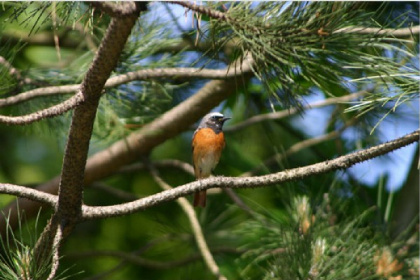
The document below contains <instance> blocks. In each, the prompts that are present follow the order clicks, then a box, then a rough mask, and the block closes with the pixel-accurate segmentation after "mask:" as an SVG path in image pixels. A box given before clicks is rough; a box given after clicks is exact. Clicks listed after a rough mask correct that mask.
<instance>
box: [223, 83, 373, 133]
mask: <svg viewBox="0 0 420 280" xmlns="http://www.w3.org/2000/svg"><path fill="white" fill-rule="evenodd" d="M369 92H370V91H367V90H362V91H359V92H355V93H352V94H349V95H345V96H340V97H331V98H328V99H325V100H321V101H317V102H314V103H312V104H308V105H305V106H303V108H301V109H314V108H321V107H325V106H329V105H333V104H338V103H344V102H349V101H351V100H353V99H356V98H358V97H361V96H364V95H366V94H367V93H369ZM301 109H299V108H297V107H291V108H290V109H286V110H282V111H279V112H274V113H268V114H263V115H257V116H253V117H251V118H249V119H247V120H245V121H243V122H240V123H237V124H235V125H232V126H227V127H226V128H225V129H224V131H225V132H235V131H238V130H241V129H244V128H246V127H248V126H250V125H254V124H257V123H260V122H264V121H268V120H278V119H281V118H285V117H289V116H291V115H294V114H296V113H298V112H299V110H301Z"/></svg>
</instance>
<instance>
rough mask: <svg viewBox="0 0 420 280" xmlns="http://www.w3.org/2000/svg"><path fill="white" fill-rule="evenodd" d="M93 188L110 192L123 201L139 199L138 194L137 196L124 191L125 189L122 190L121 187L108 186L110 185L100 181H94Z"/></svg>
mask: <svg viewBox="0 0 420 280" xmlns="http://www.w3.org/2000/svg"><path fill="white" fill-rule="evenodd" d="M91 188H93V189H96V190H99V191H101V192H106V193H109V194H111V195H112V196H113V197H117V198H119V199H121V200H123V201H133V200H136V199H138V196H136V195H135V194H133V193H130V192H126V191H123V190H120V189H116V188H113V187H111V186H108V185H106V184H104V183H100V182H95V183H93V184H92V185H91Z"/></svg>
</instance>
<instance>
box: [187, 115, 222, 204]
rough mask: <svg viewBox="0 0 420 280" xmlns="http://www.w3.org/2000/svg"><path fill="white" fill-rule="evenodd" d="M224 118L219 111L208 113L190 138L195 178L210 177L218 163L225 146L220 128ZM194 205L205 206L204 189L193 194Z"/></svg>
mask: <svg viewBox="0 0 420 280" xmlns="http://www.w3.org/2000/svg"><path fill="white" fill-rule="evenodd" d="M229 119H230V118H226V117H225V116H223V114H221V113H209V114H207V115H205V116H204V118H203V119H202V120H201V122H200V125H199V126H198V128H197V129H196V130H195V132H194V135H193V138H192V154H193V165H194V173H195V178H196V179H197V180H199V179H203V178H208V177H210V175H211V173H212V171H213V169H214V168H215V167H216V165H217V164H218V163H219V159H220V156H221V155H222V150H223V148H224V147H225V136H224V134H223V131H222V128H223V124H224V123H225V121H227V120H229ZM194 206H201V207H204V206H206V191H205V190H204V191H199V192H196V193H195V194H194Z"/></svg>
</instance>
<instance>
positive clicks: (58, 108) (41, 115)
mask: <svg viewBox="0 0 420 280" xmlns="http://www.w3.org/2000/svg"><path fill="white" fill-rule="evenodd" d="M83 101H84V97H83V95H82V93H81V92H78V93H77V94H75V95H73V96H72V97H70V98H69V99H67V100H66V101H64V102H62V103H60V104H57V105H54V106H51V107H49V108H46V109H43V110H40V111H37V112H35V113H32V114H28V115H24V116H15V117H8V116H0V123H5V124H9V125H27V124H31V123H33V122H36V121H40V120H43V119H46V118H51V117H56V116H59V115H62V114H64V113H65V112H68V111H70V110H71V109H73V108H75V107H77V106H78V105H79V104H81V103H82V102H83Z"/></svg>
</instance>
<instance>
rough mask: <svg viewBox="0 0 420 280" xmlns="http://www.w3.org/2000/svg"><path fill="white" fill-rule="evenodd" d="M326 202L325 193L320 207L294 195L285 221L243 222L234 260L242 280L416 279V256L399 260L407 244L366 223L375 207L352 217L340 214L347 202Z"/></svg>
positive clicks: (267, 218) (261, 218)
mask: <svg viewBox="0 0 420 280" xmlns="http://www.w3.org/2000/svg"><path fill="white" fill-rule="evenodd" d="M331 201H335V202H334V203H331V202H330V197H329V196H328V195H327V194H326V195H325V196H324V201H323V202H322V203H321V204H319V205H316V203H314V202H312V203H310V202H309V198H308V197H306V196H297V197H294V198H293V199H292V202H291V205H290V208H289V210H288V215H287V216H286V217H287V219H286V220H285V219H284V216H282V218H281V219H279V218H278V217H276V216H275V215H269V216H268V215H265V216H263V215H259V216H258V218H257V219H253V220H251V221H246V222H244V223H242V225H241V226H240V227H239V229H238V234H239V235H240V236H246V239H247V240H249V241H248V242H249V243H248V244H246V245H245V246H244V248H245V249H246V250H247V252H246V253H245V254H243V256H242V257H241V260H240V261H239V262H238V263H239V264H240V265H241V267H242V273H241V275H242V276H241V279H361V280H362V279H383V277H390V276H395V277H398V275H400V276H399V277H403V279H415V277H416V274H412V269H415V267H413V260H414V258H415V256H413V255H412V254H410V255H403V256H401V255H400V256H398V254H397V253H396V252H397V251H398V250H399V249H401V248H404V246H407V244H404V245H402V244H401V243H395V244H393V245H392V244H389V241H388V240H386V239H385V238H384V236H383V233H382V232H381V230H380V229H378V228H375V227H373V226H372V225H371V224H370V222H369V221H370V220H371V219H372V217H373V216H374V215H373V214H374V212H375V211H374V209H369V210H366V211H365V212H362V213H359V214H356V215H355V216H353V215H352V213H349V212H348V211H346V213H339V212H340V211H343V210H344V209H345V207H343V205H341V206H339V205H340V203H343V202H344V203H346V204H347V203H348V201H343V199H342V198H338V197H334V198H331ZM340 209H341V210H340ZM347 210H348V208H347ZM340 217H344V218H340ZM409 246H413V244H411V245H409ZM414 247H418V244H415V245H414ZM391 248H392V249H391ZM396 279H399V278H396ZM401 279H402V278H401Z"/></svg>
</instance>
